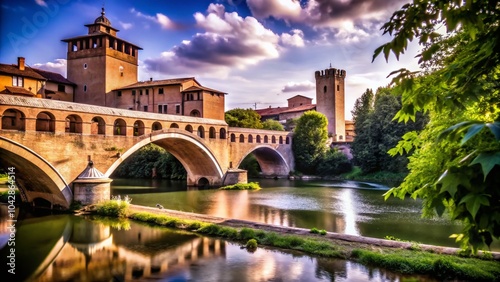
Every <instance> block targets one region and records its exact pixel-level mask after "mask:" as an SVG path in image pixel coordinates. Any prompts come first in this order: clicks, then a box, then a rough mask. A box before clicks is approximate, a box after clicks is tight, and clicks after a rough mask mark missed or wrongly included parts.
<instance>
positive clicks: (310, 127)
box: [292, 111, 328, 174]
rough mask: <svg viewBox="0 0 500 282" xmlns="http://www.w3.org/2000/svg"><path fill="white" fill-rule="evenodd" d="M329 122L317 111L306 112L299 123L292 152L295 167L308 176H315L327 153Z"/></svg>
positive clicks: (295, 131)
mask: <svg viewBox="0 0 500 282" xmlns="http://www.w3.org/2000/svg"><path fill="white" fill-rule="evenodd" d="M327 125H328V121H327V119H326V117H325V116H324V115H323V114H321V113H319V112H316V111H308V112H305V113H304V114H303V115H302V116H301V117H300V118H299V119H298V121H297V127H296V128H295V130H294V136H293V140H294V141H293V143H292V150H293V154H294V157H295V167H296V169H297V170H298V171H300V172H302V173H306V174H314V173H315V172H316V168H317V166H318V164H319V162H320V161H321V159H322V157H323V154H324V153H325V151H326V149H327V146H326V141H327V140H328V130H327Z"/></svg>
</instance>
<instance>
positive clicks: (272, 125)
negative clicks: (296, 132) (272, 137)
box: [262, 119, 285, 131]
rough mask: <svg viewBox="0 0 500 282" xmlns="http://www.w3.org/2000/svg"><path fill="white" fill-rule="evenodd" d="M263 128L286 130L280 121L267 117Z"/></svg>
mask: <svg viewBox="0 0 500 282" xmlns="http://www.w3.org/2000/svg"><path fill="white" fill-rule="evenodd" d="M262 129H268V130H277V131H285V128H284V127H283V125H282V124H281V123H280V122H279V121H277V120H274V119H266V120H265V121H264V122H262Z"/></svg>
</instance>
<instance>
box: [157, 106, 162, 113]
mask: <svg viewBox="0 0 500 282" xmlns="http://www.w3.org/2000/svg"><path fill="white" fill-rule="evenodd" d="M158 113H160V114H161V113H163V105H158Z"/></svg>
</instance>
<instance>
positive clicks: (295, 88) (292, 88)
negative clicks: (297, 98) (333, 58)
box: [281, 80, 316, 93]
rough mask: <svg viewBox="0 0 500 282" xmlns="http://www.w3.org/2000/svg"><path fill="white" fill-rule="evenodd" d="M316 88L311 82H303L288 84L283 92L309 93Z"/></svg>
mask: <svg viewBox="0 0 500 282" xmlns="http://www.w3.org/2000/svg"><path fill="white" fill-rule="evenodd" d="M315 88H316V84H314V83H312V82H310V81H309V80H306V81H302V82H288V83H287V84H286V85H285V86H284V87H283V88H282V89H281V92H284V93H285V92H301V91H309V90H313V89H315Z"/></svg>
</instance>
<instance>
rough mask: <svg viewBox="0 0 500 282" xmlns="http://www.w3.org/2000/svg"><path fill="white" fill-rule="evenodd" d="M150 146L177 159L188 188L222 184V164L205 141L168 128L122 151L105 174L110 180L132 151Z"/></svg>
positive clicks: (182, 131) (179, 130)
mask: <svg viewBox="0 0 500 282" xmlns="http://www.w3.org/2000/svg"><path fill="white" fill-rule="evenodd" d="M149 143H154V144H156V145H158V146H160V147H162V148H164V149H165V150H167V151H168V152H169V153H170V154H172V155H173V156H174V157H176V158H177V159H178V160H179V161H180V162H181V164H182V165H183V166H184V168H185V169H186V172H187V178H188V179H187V182H188V185H200V184H203V185H207V183H208V185H210V186H216V185H221V184H222V183H221V181H222V178H223V176H224V173H223V171H222V168H221V165H220V164H219V162H218V160H217V159H216V157H215V154H214V153H213V152H212V151H211V149H210V148H209V147H208V146H207V145H205V141H204V140H203V139H202V138H200V137H198V136H196V135H193V134H191V133H189V132H187V131H185V130H181V129H173V128H170V129H167V130H162V131H156V132H154V133H153V134H151V136H150V137H149V136H148V137H146V138H144V139H142V140H141V141H139V142H138V143H136V144H135V145H134V146H132V147H131V148H130V149H128V150H127V151H126V152H124V153H123V154H122V155H121V156H120V158H119V159H118V160H116V161H115V162H114V163H113V164H112V165H111V167H109V169H108V170H107V171H106V173H105V176H106V177H109V176H110V175H111V174H112V173H113V172H114V171H115V170H116V168H117V167H118V166H119V165H120V164H121V163H122V162H123V161H124V160H125V159H127V158H128V157H130V156H131V155H132V154H133V153H134V152H136V151H137V150H139V149H140V148H142V147H144V146H145V145H147V144H149Z"/></svg>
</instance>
